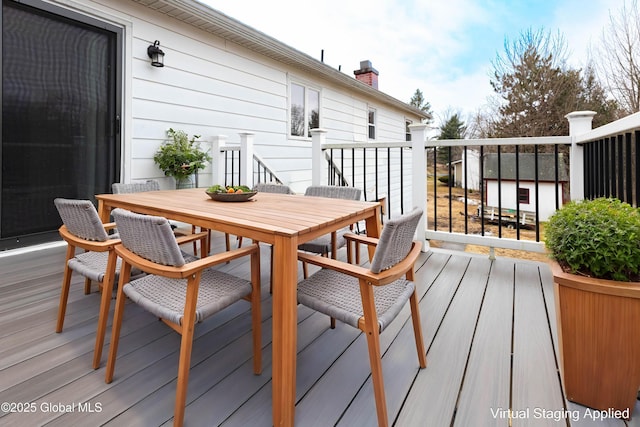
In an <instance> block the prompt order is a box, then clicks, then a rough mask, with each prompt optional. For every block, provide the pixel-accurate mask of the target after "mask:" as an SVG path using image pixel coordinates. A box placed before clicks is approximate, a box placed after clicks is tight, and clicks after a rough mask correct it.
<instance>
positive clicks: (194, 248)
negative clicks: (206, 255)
mask: <svg viewBox="0 0 640 427" xmlns="http://www.w3.org/2000/svg"><path fill="white" fill-rule="evenodd" d="M191 234H196V226H195V225H192V226H191ZM202 251H203V252H204V248H202ZM193 254H194V255H195V256H198V245H197V243H196V241H195V240H194V241H193Z"/></svg>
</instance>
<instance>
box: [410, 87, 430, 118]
mask: <svg viewBox="0 0 640 427" xmlns="http://www.w3.org/2000/svg"><path fill="white" fill-rule="evenodd" d="M409 105H412V106H414V107H416V108H417V109H418V110H420V111H422V112H424V113H426V114H428V115H429V118H428V119H427V120H425V123H427V124H429V123H431V121H432V119H431V117H432V116H433V113H432V112H431V104H430V103H429V102H427V101H426V100H425V99H424V95H423V94H422V91H421V90H420V89H416V92H415V93H414V94H413V96H412V97H411V100H410V101H409Z"/></svg>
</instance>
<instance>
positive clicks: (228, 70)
mask: <svg viewBox="0 0 640 427" xmlns="http://www.w3.org/2000/svg"><path fill="white" fill-rule="evenodd" d="M155 41H158V42H159V43H158V44H157V45H156V47H159V48H160V49H161V50H162V51H163V52H164V58H163V60H164V61H163V62H164V67H155V66H152V65H151V59H150V57H149V56H148V48H149V47H150V46H152V45H154V42H155ZM2 48H3V49H2V51H3V58H2V64H3V67H2V73H3V75H2V83H3V86H2V101H3V103H2V109H3V111H2V112H3V121H2V125H3V129H2V145H1V150H2V151H1V157H2V170H3V175H2V181H1V188H0V191H1V199H0V200H1V202H0V216H1V221H0V249H6V248H12V247H18V246H26V245H30V244H34V243H38V242H43V241H50V240H52V239H56V238H57V234H56V232H55V230H56V228H57V227H58V225H59V224H60V219H59V218H58V215H57V213H56V212H55V209H54V207H53V198H54V197H71V198H92V197H93V195H94V194H97V193H105V192H109V191H110V186H111V183H112V182H117V181H125V182H128V181H131V180H138V179H146V178H159V179H161V180H162V186H163V187H164V188H169V187H171V186H172V185H173V182H172V181H171V180H169V179H168V178H165V177H163V175H162V173H161V172H160V170H159V169H158V168H157V166H156V165H155V164H154V162H153V159H152V157H153V153H154V152H155V150H156V149H157V147H158V146H159V145H160V144H161V143H162V141H163V140H165V139H166V130H167V129H168V128H169V127H172V128H174V129H181V130H184V131H186V132H187V133H189V134H190V135H193V134H199V135H202V141H205V143H206V144H208V143H209V142H210V141H212V140H213V139H214V138H216V137H217V136H219V135H226V136H227V140H228V141H229V142H231V143H237V142H238V140H239V136H238V133H240V132H252V133H254V134H255V137H254V141H255V147H254V149H255V153H256V154H257V155H259V156H260V157H261V158H262V159H263V160H264V161H265V163H266V164H267V166H268V167H269V168H270V169H271V170H273V171H274V172H275V173H276V174H277V175H278V177H279V178H280V179H281V180H282V181H283V182H285V183H287V184H289V185H291V186H292V187H293V188H294V190H296V191H303V190H304V188H305V187H306V186H307V185H309V184H310V182H311V156H310V151H311V139H310V136H309V129H310V128H312V127H320V128H323V129H326V130H327V131H328V133H327V142H332V143H339V142H353V141H367V142H371V143H375V142H377V141H404V140H405V139H406V136H407V131H406V129H407V125H408V124H410V123H420V121H421V120H422V119H424V118H426V115H425V114H424V113H423V112H421V111H419V110H418V109H416V108H414V107H411V106H409V105H408V104H406V103H405V102H402V101H399V100H397V99H395V98H393V97H391V96H389V95H386V94H384V93H383V92H380V91H379V90H377V88H376V87H377V82H378V72H377V70H375V69H374V68H373V67H372V65H371V63H370V62H369V61H363V62H362V63H361V67H360V69H359V70H356V71H355V74H356V76H355V77H354V75H352V74H347V73H343V72H341V71H340V70H338V69H336V68H334V67H331V66H329V65H326V64H324V63H323V62H321V61H319V60H317V59H314V58H312V57H311V56H309V55H307V54H304V53H302V52H299V51H297V50H295V49H294V48H292V47H290V46H287V45H285V44H283V43H281V42H279V41H278V40H275V39H273V38H271V37H269V36H268V35H266V34H264V33H262V32H260V31H257V30H255V29H253V28H251V27H248V26H246V25H244V24H242V23H241V22H238V21H237V20H235V19H233V18H230V17H228V16H226V15H224V14H223V13H220V12H218V11H216V10H214V9H211V8H209V7H208V6H205V5H203V4H201V3H198V2H197V1H194V0H51V1H41V0H23V1H20V2H17V1H16V2H14V1H11V0H6V1H4V2H3V9H2ZM359 59H361V58H357V60H359ZM382 74H383V75H384V72H383V73H382ZM381 79H383V77H381ZM207 171H208V170H205V173H204V178H203V179H202V180H201V185H202V184H204V185H206V184H207V179H206V178H207ZM208 173H209V175H208V177H209V181H210V180H211V174H210V172H208Z"/></svg>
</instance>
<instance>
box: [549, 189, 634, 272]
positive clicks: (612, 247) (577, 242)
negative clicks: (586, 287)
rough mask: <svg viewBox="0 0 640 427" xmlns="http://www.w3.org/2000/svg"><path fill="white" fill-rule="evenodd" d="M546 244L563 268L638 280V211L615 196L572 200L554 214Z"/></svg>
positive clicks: (570, 270) (550, 220)
mask: <svg viewBox="0 0 640 427" xmlns="http://www.w3.org/2000/svg"><path fill="white" fill-rule="evenodd" d="M545 244H546V246H547V248H548V249H549V250H550V251H551V257H552V258H553V259H555V260H556V261H557V262H558V264H560V266H561V267H562V268H563V269H565V271H567V272H569V273H573V274H582V275H586V276H589V277H595V278H599V279H608V280H618V281H638V280H639V275H638V271H639V267H640V211H639V210H638V209H636V208H634V207H632V206H630V205H629V204H627V203H624V202H621V201H620V200H618V199H606V198H599V199H595V200H584V201H574V202H571V203H568V204H567V205H565V206H563V207H562V209H559V210H558V211H557V212H556V213H554V214H553V215H552V216H551V218H550V219H549V222H548V223H547V225H546V227H545Z"/></svg>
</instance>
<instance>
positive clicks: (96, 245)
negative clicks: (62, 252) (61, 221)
mask: <svg viewBox="0 0 640 427" xmlns="http://www.w3.org/2000/svg"><path fill="white" fill-rule="evenodd" d="M58 233H60V237H62V239H63V240H64V241H66V242H67V243H68V244H69V245H72V246H75V247H78V248H82V249H84V250H87V251H93V252H106V251H109V250H111V249H113V248H114V247H115V246H117V245H119V244H120V239H108V240H105V241H104V242H98V241H95V240H86V239H83V238H81V237H78V236H76V235H75V234H72V233H71V232H70V231H69V230H68V229H67V227H66V226H65V225H63V226H61V227H60V228H59V229H58Z"/></svg>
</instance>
